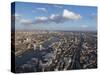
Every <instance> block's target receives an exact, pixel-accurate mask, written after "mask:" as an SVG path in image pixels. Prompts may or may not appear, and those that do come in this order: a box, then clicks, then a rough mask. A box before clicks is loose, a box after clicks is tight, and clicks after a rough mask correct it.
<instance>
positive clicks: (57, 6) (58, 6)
mask: <svg viewBox="0 0 100 75" xmlns="http://www.w3.org/2000/svg"><path fill="white" fill-rule="evenodd" d="M54 7H56V8H63V7H62V6H60V5H54Z"/></svg>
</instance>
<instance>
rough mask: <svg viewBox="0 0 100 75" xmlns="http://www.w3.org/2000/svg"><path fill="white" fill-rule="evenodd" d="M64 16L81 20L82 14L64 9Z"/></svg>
mask: <svg viewBox="0 0 100 75" xmlns="http://www.w3.org/2000/svg"><path fill="white" fill-rule="evenodd" d="M63 17H64V18H65V19H69V20H79V19H80V18H81V16H80V14H76V13H74V12H71V11H69V10H67V9H64V11H63Z"/></svg>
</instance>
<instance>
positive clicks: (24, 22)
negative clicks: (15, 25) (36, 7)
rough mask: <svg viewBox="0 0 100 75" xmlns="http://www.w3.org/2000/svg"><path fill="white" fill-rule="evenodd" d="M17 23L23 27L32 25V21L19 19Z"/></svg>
mask: <svg viewBox="0 0 100 75" xmlns="http://www.w3.org/2000/svg"><path fill="white" fill-rule="evenodd" d="M19 23H20V24H23V25H31V24H33V21H32V20H28V19H20V21H19Z"/></svg>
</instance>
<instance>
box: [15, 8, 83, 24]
mask: <svg viewBox="0 0 100 75" xmlns="http://www.w3.org/2000/svg"><path fill="white" fill-rule="evenodd" d="M38 10H43V11H45V8H38ZM15 17H16V18H18V20H17V21H18V22H19V23H20V24H22V25H32V24H45V23H64V22H66V21H73V20H79V19H81V18H82V17H81V15H80V14H77V13H75V12H72V11H69V10H67V9H64V10H63V12H62V14H51V15H50V16H48V17H46V16H37V17H35V18H34V20H29V19H23V18H22V17H20V16H19V15H17V14H16V15H15Z"/></svg>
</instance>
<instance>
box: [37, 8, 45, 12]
mask: <svg viewBox="0 0 100 75" xmlns="http://www.w3.org/2000/svg"><path fill="white" fill-rule="evenodd" d="M36 9H37V10H39V11H43V12H47V9H46V8H36Z"/></svg>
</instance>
